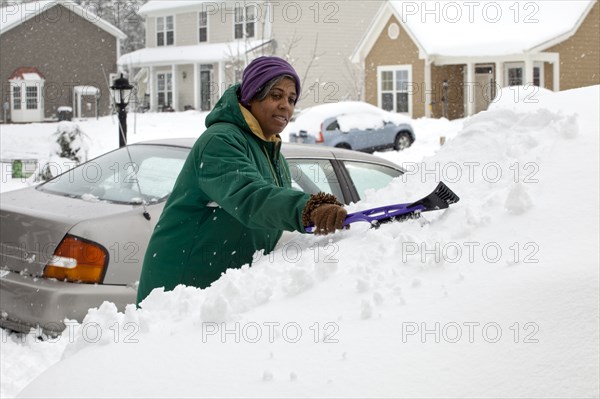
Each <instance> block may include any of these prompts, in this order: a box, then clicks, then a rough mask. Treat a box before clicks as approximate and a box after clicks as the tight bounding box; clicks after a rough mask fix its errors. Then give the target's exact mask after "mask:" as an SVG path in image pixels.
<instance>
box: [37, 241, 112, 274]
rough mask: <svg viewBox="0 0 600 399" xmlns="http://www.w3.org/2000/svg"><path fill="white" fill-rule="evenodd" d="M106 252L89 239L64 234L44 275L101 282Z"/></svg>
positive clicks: (104, 268)
mask: <svg viewBox="0 0 600 399" xmlns="http://www.w3.org/2000/svg"><path fill="white" fill-rule="evenodd" d="M107 263H108V253H107V251H106V249H104V248H103V247H102V246H100V245H98V244H96V243H93V242H91V241H87V240H83V239H81V238H78V237H75V236H72V235H66V236H65V238H63V240H62V241H61V242H60V244H59V245H58V248H56V251H54V256H52V259H50V262H48V264H47V265H46V267H45V269H44V277H46V278H55V279H58V280H66V281H72V282H81V283H101V282H102V279H103V278H104V272H105V270H106V265H107Z"/></svg>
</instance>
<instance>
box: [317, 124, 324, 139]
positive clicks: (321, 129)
mask: <svg viewBox="0 0 600 399" xmlns="http://www.w3.org/2000/svg"><path fill="white" fill-rule="evenodd" d="M323 141H324V140H323V124H322V123H321V128H320V129H319V133H317V137H316V138H315V142H317V143H322V142H323Z"/></svg>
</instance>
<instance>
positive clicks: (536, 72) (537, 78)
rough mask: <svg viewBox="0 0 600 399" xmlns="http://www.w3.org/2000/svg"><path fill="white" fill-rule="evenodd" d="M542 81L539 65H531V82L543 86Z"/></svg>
mask: <svg viewBox="0 0 600 399" xmlns="http://www.w3.org/2000/svg"><path fill="white" fill-rule="evenodd" d="M543 82H544V78H543V74H542V68H540V67H539V66H536V67H533V84H534V85H536V86H538V87H543V86H544V85H543Z"/></svg>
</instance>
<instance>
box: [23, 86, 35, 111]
mask: <svg viewBox="0 0 600 399" xmlns="http://www.w3.org/2000/svg"><path fill="white" fill-rule="evenodd" d="M25 101H26V102H25V104H26V108H27V109H37V108H38V88H37V86H27V87H26V88H25Z"/></svg>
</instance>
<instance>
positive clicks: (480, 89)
mask: <svg viewBox="0 0 600 399" xmlns="http://www.w3.org/2000/svg"><path fill="white" fill-rule="evenodd" d="M494 89H495V85H494V66H493V65H478V66H476V67H475V113H477V112H481V111H485V110H486V109H487V108H488V106H489V105H490V103H491V102H492V100H493V99H494V96H495V94H496V93H495V90H494Z"/></svg>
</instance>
